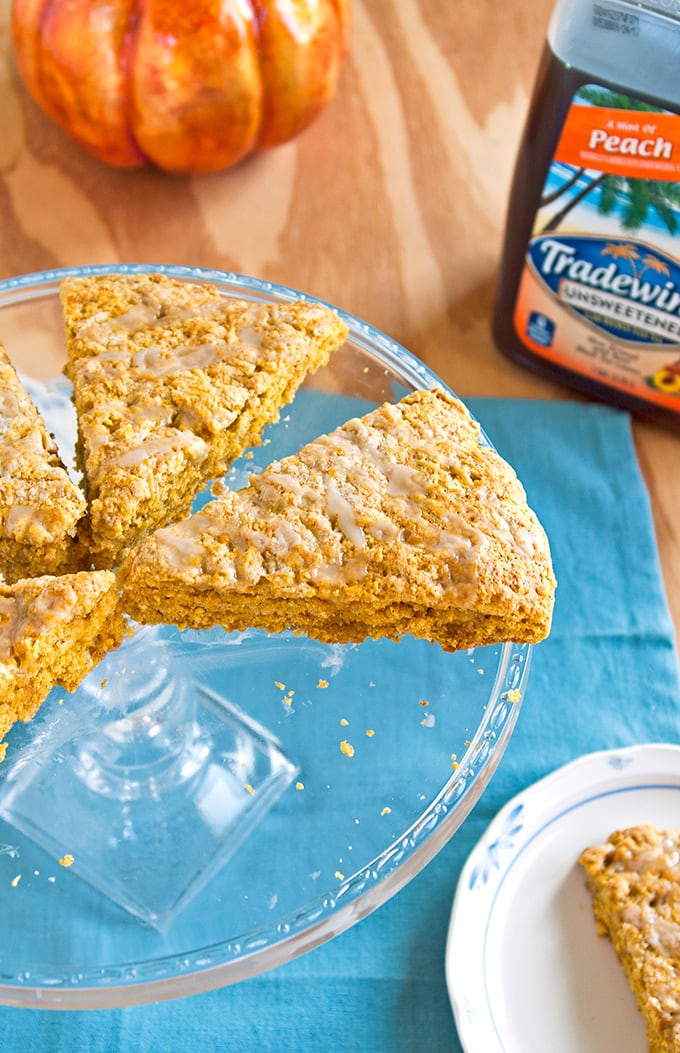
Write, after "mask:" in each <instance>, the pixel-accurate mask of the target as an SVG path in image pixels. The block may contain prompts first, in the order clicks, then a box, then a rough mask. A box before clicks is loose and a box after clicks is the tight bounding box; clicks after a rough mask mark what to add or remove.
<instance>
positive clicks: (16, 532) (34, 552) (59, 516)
mask: <svg viewBox="0 0 680 1053" xmlns="http://www.w3.org/2000/svg"><path fill="white" fill-rule="evenodd" d="M86 539H87V523H86V519H85V500H84V498H83V495H82V493H81V491H80V489H79V488H78V486H77V484H76V483H75V482H74V481H73V480H72V479H71V478H70V476H69V474H68V472H67V470H66V468H65V466H64V464H63V463H62V461H61V459H60V457H59V453H58V450H57V446H56V443H55V441H54V439H53V437H52V435H50V434H49V432H48V431H47V428H46V427H45V423H44V421H43V419H42V417H41V416H40V413H39V412H38V409H37V407H36V406H35V405H34V403H33V401H32V399H31V397H30V395H29V393H28V392H27V391H26V388H25V387H24V385H23V384H22V382H21V380H20V379H19V377H18V375H17V373H16V370H15V369H14V366H13V365H12V363H11V361H10V359H9V356H8V354H7V351H6V349H5V348H4V347H3V346H2V345H1V344H0V573H2V576H3V577H4V578H5V580H6V581H15V580H17V579H18V578H21V577H32V576H36V575H40V574H48V573H50V574H58V573H63V572H69V571H75V570H79V569H82V568H84V567H85V566H86V564H87V553H86V549H85V543H86Z"/></svg>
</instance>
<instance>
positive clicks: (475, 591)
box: [119, 390, 555, 650]
mask: <svg viewBox="0 0 680 1053" xmlns="http://www.w3.org/2000/svg"><path fill="white" fill-rule="evenodd" d="M119 582H120V583H121V585H122V588H123V604H124V607H125V609H126V610H127V612H128V613H129V614H130V615H131V616H132V617H133V618H135V619H137V620H138V621H140V622H152V623H153V622H172V623H175V624H177V625H179V626H180V627H181V626H191V627H193V628H206V627H209V626H213V625H222V626H224V627H225V628H226V629H228V630H243V629H246V628H247V627H249V626H252V627H257V628H262V629H266V630H269V631H270V632H278V631H281V630H286V629H291V630H293V631H295V632H300V633H306V634H307V635H308V636H311V637H315V638H318V639H320V640H323V641H327V642H334V643H346V642H355V641H361V640H363V639H365V638H366V637H389V638H392V639H398V638H400V637H401V636H403V635H404V634H406V633H410V634H412V635H413V636H416V637H423V638H426V639H428V640H431V641H436V642H437V643H439V644H441V646H442V647H443V648H444V649H446V650H454V649H458V648H462V647H473V646H477V645H483V644H487V643H494V642H498V641H502V640H507V641H516V642H521V641H529V642H533V641H537V640H540V639H541V638H543V637H544V636H545V635H546V634H547V633H548V631H549V627H550V621H551V614H552V607H553V595H554V587H555V581H554V577H553V572H552V567H551V561H550V554H549V549H548V543H547V540H546V537H545V534H544V531H543V529H542V527H541V526H540V524H539V522H538V520H537V518H536V516H535V515H534V513H533V512H532V511H531V510H530V508H529V507H528V505H527V502H526V497H525V494H524V490H523V488H522V486H521V485H520V483H519V482H518V480H517V477H516V475H515V473H514V471H513V470H512V468H510V466H509V465H508V464H506V463H505V461H503V460H502V458H501V457H500V456H499V455H498V454H497V453H496V452H494V451H493V450H492V449H490V448H489V447H488V446H487V445H485V444H484V443H482V442H480V437H479V427H478V425H477V424H476V423H475V422H473V420H472V419H471V417H470V415H469V413H468V412H467V410H466V409H465V408H464V406H463V405H462V404H461V403H460V402H459V401H458V400H457V399H455V398H453V397H451V396H449V395H448V394H447V393H445V392H444V391H442V390H433V391H417V392H415V393H413V394H411V395H408V396H407V397H406V398H404V399H403V400H402V401H401V402H399V403H397V404H391V403H386V404H385V405H383V406H381V407H380V408H378V409H376V410H374V411H373V412H371V413H369V414H368V415H367V416H365V417H363V418H361V419H354V420H350V421H348V422H347V423H346V424H345V425H343V426H342V427H341V428H338V429H337V430H336V431H333V432H331V433H330V434H329V435H325V436H321V437H320V438H318V439H316V440H314V442H312V443H310V444H309V445H307V446H305V447H303V448H302V449H301V450H300V451H299V452H298V453H296V454H295V455H293V456H291V457H288V458H286V459H285V460H281V461H278V462H275V463H273V464H271V465H270V466H269V467H267V468H266V469H265V470H264V471H263V472H262V474H261V475H257V476H253V477H252V478H251V480H250V485H249V486H248V487H247V488H246V489H243V490H240V491H235V492H233V491H232V492H230V491H225V492H222V493H220V495H219V496H218V497H217V498H216V499H215V500H213V501H211V502H210V503H209V504H207V505H206V506H205V507H204V508H203V509H202V510H201V511H200V512H197V513H195V514H194V515H193V516H190V517H189V518H187V519H185V520H183V521H182V522H179V523H177V524H175V525H174V526H169V527H166V528H164V529H162V530H159V531H157V532H156V533H155V534H153V535H151V536H150V537H149V538H147V539H146V541H145V542H144V543H143V544H142V545H141V546H140V548H139V549H137V550H136V551H133V552H131V553H130V555H129V557H128V559H127V560H126V562H125V563H124V565H123V566H122V568H121V570H120V573H119Z"/></svg>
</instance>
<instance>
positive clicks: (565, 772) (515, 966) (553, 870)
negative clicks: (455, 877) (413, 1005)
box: [446, 743, 680, 1053]
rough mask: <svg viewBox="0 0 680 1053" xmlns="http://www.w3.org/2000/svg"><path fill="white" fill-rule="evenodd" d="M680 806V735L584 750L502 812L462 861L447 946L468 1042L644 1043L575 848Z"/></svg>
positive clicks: (531, 1045) (575, 1051) (570, 1050)
mask: <svg viewBox="0 0 680 1053" xmlns="http://www.w3.org/2000/svg"><path fill="white" fill-rule="evenodd" d="M679 815H680V747H678V746H671V745H665V744H658V743H653V744H647V745H643V746H634V747H630V748H628V749H621V750H614V751H607V752H600V753H592V754H589V755H587V756H585V757H581V758H580V759H579V760H576V761H573V762H572V763H571V764H567V765H566V766H565V767H563V768H560V769H559V770H558V771H556V772H553V773H552V774H551V775H548V776H546V778H544V779H542V780H540V781H539V782H537V783H535V784H534V785H533V786H530V787H529V788H528V789H527V790H525V791H523V792H522V793H521V794H519V795H518V796H517V797H515V798H514V799H513V800H511V801H510V802H509V803H508V804H507V805H506V806H505V807H504V808H503V809H502V810H501V811H500V812H499V813H498V815H497V816H496V818H495V819H494V820H493V822H492V823H491V824H490V825H489V827H488V829H487V831H486V833H485V834H484V836H483V837H482V838H481V840H480V841H479V843H478V844H477V846H476V847H475V849H474V850H473V852H472V853H471V855H470V857H469V859H468V860H467V862H466V864H465V866H464V868H463V871H462V873H461V876H460V880H459V883H458V888H457V891H456V896H455V899H454V903H453V910H452V914H451V923H450V927H449V934H448V940H447V947H446V980H447V985H448V990H449V996H450V998H451V1003H452V1005H453V1011H454V1015H455V1019H456V1024H457V1027H458V1033H459V1036H460V1040H461V1043H462V1045H463V1047H464V1049H465V1050H466V1053H602V1051H603V1050H607V1051H610V1050H616V1053H645V1051H646V1049H647V1042H646V1038H645V1030H644V1025H643V1021H642V1017H641V1016H640V1014H639V1013H638V1010H637V1006H636V1003H635V998H634V996H633V994H632V992H631V990H630V988H629V987H628V983H627V981H626V978H625V975H624V973H623V970H622V968H621V966H620V964H619V962H618V959H617V958H616V955H615V953H614V950H613V948H612V946H611V944H610V942H609V941H608V940H607V939H602V938H600V937H598V935H597V933H596V929H595V923H594V921H593V914H592V907H591V899H590V895H589V893H588V892H587V890H586V888H585V881H584V877H585V875H584V872H583V870H582V869H581V867H580V866H578V863H577V860H578V856H579V854H580V853H581V851H582V850H583V849H584V848H586V847H587V846H588V845H590V844H596V843H599V842H601V841H604V840H606V839H607V837H608V836H609V834H610V833H612V831H614V830H616V829H621V828H623V827H626V826H633V825H636V824H638V823H653V824H655V825H659V826H673V827H677V826H678V825H680V822H679Z"/></svg>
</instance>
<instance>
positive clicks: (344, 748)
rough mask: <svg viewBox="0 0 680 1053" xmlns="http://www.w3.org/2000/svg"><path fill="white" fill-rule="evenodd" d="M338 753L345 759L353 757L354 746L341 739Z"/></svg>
mask: <svg viewBox="0 0 680 1053" xmlns="http://www.w3.org/2000/svg"><path fill="white" fill-rule="evenodd" d="M340 751H341V752H342V753H344V754H345V756H346V757H353V756H354V746H353V745H352V743H351V742H348V741H347V739H343V740H342V742H341V743H340Z"/></svg>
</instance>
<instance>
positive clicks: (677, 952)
mask: <svg viewBox="0 0 680 1053" xmlns="http://www.w3.org/2000/svg"><path fill="white" fill-rule="evenodd" d="M579 863H580V865H581V866H582V867H583V869H584V871H585V873H586V875H587V885H588V888H589V891H590V893H591V896H592V905H593V913H594V916H595V922H596V925H597V929H598V932H599V933H600V935H602V936H608V937H609V939H610V940H611V942H612V944H613V947H614V949H615V951H616V953H617V956H618V958H619V961H620V962H621V965H622V967H623V969H624V971H625V973H626V977H627V979H628V982H629V984H630V986H631V988H632V990H633V992H634V994H635V997H636V999H637V1004H638V1008H639V1010H640V1012H641V1013H642V1016H643V1018H644V1021H645V1026H646V1029H647V1038H648V1042H649V1053H677V1051H678V1050H680V830H678V829H674V830H664V829H661V828H659V827H657V826H654V825H652V824H642V825H638V826H631V827H628V828H626V829H622V830H617V831H615V832H614V833H612V834H611V835H610V836H609V837H608V839H607V841H606V842H603V843H602V844H598V845H592V846H590V847H588V848H586V849H585V850H584V851H583V852H582V853H581V856H580V858H579Z"/></svg>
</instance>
